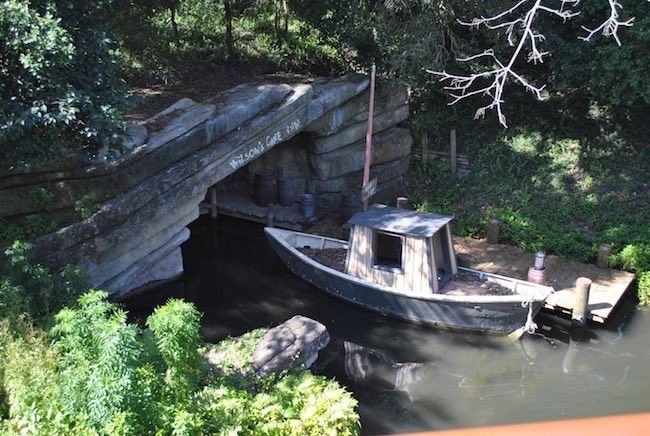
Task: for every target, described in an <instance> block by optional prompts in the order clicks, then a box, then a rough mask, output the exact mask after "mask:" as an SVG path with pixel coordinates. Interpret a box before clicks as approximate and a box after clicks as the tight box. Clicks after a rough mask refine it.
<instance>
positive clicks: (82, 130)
mask: <svg viewBox="0 0 650 436" xmlns="http://www.w3.org/2000/svg"><path fill="white" fill-rule="evenodd" d="M111 4H112V1H111V0H87V1H81V2H80V1H70V0H33V1H29V0H4V1H1V2H0V162H2V163H3V164H4V165H9V166H12V165H13V166H15V165H25V164H32V163H34V162H44V161H52V160H57V159H58V160H60V159H63V158H66V157H69V156H83V157H86V158H95V157H97V156H98V155H99V154H100V151H101V150H102V149H107V148H110V147H115V146H117V145H118V144H119V143H120V140H119V136H118V135H119V133H120V128H121V126H122V124H121V117H122V113H123V112H124V110H125V109H126V107H127V99H126V89H125V86H124V83H123V82H122V81H120V80H119V79H118V78H117V76H116V65H117V59H116V58H115V56H114V55H113V54H112V52H111V41H110V39H109V38H108V36H107V34H106V31H105V20H106V17H107V15H108V13H109V12H110V9H111Z"/></svg>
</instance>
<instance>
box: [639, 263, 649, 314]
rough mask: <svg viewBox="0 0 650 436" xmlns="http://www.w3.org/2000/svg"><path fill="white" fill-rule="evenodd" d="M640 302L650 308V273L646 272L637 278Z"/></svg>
mask: <svg viewBox="0 0 650 436" xmlns="http://www.w3.org/2000/svg"><path fill="white" fill-rule="evenodd" d="M637 286H638V291H637V295H638V296H639V302H640V303H641V304H642V305H644V306H650V271H644V272H642V273H640V274H639V275H638V277H637Z"/></svg>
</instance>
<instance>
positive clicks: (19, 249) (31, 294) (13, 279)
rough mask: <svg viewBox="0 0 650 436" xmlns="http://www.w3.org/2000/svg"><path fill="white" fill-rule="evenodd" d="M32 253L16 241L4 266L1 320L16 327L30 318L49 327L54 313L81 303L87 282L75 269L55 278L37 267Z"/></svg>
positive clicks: (0, 289) (0, 284)
mask: <svg viewBox="0 0 650 436" xmlns="http://www.w3.org/2000/svg"><path fill="white" fill-rule="evenodd" d="M29 249H30V246H29V244H25V243H22V242H19V241H16V242H14V243H13V245H12V246H11V247H9V248H7V250H6V251H5V257H4V259H2V262H0V319H2V318H6V319H8V320H9V322H10V323H14V322H15V320H18V319H19V318H20V317H22V316H28V317H29V318H31V320H32V321H33V322H35V323H36V324H38V325H46V324H48V323H49V321H50V318H51V316H52V315H53V314H54V313H56V312H57V311H59V310H60V309H61V308H62V307H63V306H64V305H66V304H69V303H71V302H73V301H74V300H76V299H77V297H78V296H79V295H80V294H81V292H82V289H83V285H84V280H83V278H82V277H81V275H80V274H79V272H78V271H76V270H75V269H73V268H65V269H64V270H63V271H62V272H61V273H58V274H52V273H51V272H50V271H49V270H48V269H47V268H45V267H44V266H42V265H33V264H32V262H31V261H30V260H29ZM14 327H15V325H14Z"/></svg>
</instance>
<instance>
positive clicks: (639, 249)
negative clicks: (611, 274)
mask: <svg viewBox="0 0 650 436" xmlns="http://www.w3.org/2000/svg"><path fill="white" fill-rule="evenodd" d="M646 241H647V239H646ZM611 263H612V264H613V265H615V266H620V267H622V268H625V269H626V270H628V271H633V272H636V273H641V272H643V271H650V243H647V242H646V243H639V244H629V245H626V246H625V248H623V249H622V250H621V251H620V252H619V253H617V254H616V255H614V256H612V258H611Z"/></svg>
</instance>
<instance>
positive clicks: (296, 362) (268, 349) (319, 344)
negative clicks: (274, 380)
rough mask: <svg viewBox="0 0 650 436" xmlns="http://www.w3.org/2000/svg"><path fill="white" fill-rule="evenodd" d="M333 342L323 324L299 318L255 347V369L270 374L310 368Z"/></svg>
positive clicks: (292, 320)
mask: <svg viewBox="0 0 650 436" xmlns="http://www.w3.org/2000/svg"><path fill="white" fill-rule="evenodd" d="M329 340H330V336H329V333H328V332H327V329H326V328H325V326H324V325H323V324H321V323H319V322H318V321H314V320H313V319H310V318H307V317H305V316H302V315H296V316H294V317H293V318H291V319H289V320H288V321H285V322H284V323H282V324H280V325H279V326H277V327H274V328H272V329H270V330H269V331H267V332H266V334H265V335H264V336H263V337H262V339H260V340H259V342H258V343H257V344H256V345H255V350H254V351H253V356H252V366H253V370H254V371H255V372H256V373H257V374H260V375H266V374H269V373H272V372H281V371H284V370H287V369H291V368H295V367H302V368H309V367H310V366H311V364H312V363H314V361H316V358H317V357H318V352H319V351H320V350H322V349H323V348H325V346H326V345H327V344H328V343H329Z"/></svg>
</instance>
